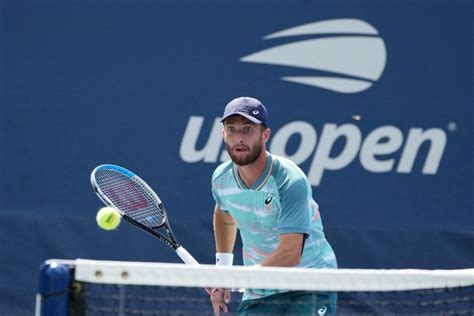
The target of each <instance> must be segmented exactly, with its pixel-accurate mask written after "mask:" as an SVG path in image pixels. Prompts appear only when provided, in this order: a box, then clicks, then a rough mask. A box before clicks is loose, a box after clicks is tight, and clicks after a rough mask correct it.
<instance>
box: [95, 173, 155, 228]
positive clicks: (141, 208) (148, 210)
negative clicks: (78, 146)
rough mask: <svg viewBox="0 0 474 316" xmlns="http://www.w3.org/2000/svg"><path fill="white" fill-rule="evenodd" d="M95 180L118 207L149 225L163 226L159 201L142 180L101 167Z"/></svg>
mask: <svg viewBox="0 0 474 316" xmlns="http://www.w3.org/2000/svg"><path fill="white" fill-rule="evenodd" d="M95 181H96V184H97V187H98V188H99V189H100V191H101V192H102V193H103V194H104V195H105V196H106V197H107V198H108V199H109V200H110V201H111V202H112V203H113V204H114V206H115V207H116V208H118V209H119V210H121V211H122V212H124V213H125V214H127V215H128V216H130V217H131V218H133V219H135V220H136V221H138V222H140V223H142V224H144V225H145V226H149V227H157V226H161V225H162V224H163V222H164V214H163V212H162V210H161V209H160V204H161V203H160V201H157V200H156V198H155V197H154V195H153V194H152V193H151V192H150V189H149V188H147V186H146V185H144V184H143V183H142V182H141V181H140V180H136V179H132V178H129V177H128V176H127V175H125V174H122V173H121V172H119V171H117V170H115V169H105V168H104V169H99V170H97V171H96V172H95Z"/></svg>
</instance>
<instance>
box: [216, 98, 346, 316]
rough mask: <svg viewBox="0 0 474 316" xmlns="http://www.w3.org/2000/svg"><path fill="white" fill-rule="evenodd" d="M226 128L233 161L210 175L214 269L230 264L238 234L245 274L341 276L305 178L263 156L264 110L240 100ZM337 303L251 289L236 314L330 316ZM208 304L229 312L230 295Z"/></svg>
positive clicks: (320, 296) (230, 107) (228, 111)
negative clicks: (325, 272)
mask: <svg viewBox="0 0 474 316" xmlns="http://www.w3.org/2000/svg"><path fill="white" fill-rule="evenodd" d="M222 122H223V126H224V128H223V138H224V143H225V145H226V148H227V151H228V153H229V155H230V157H231V160H230V161H227V162H224V163H223V164H221V165H220V166H219V167H217V169H216V170H215V171H214V173H213V175H212V193H213V197H214V200H215V202H216V206H215V210H214V233H215V241H216V250H217V253H216V261H217V264H218V265H220V264H223V265H231V264H232V261H233V250H234V242H235V239H236V234H237V229H238V230H239V231H240V236H241V239H242V244H243V253H242V254H243V260H244V265H246V266H249V265H260V266H277V267H304V268H336V267H337V263H336V257H335V255H334V252H333V250H332V248H331V246H330V245H329V243H328V242H327V240H326V238H325V236H324V233H323V226H322V222H321V217H320V214H319V209H318V204H317V203H316V202H315V201H314V200H313V198H312V191H311V185H310V184H309V181H308V179H307V177H306V175H305V174H304V173H303V171H301V169H300V168H299V167H298V166H296V165H295V164H294V163H293V162H291V161H290V160H289V159H286V158H283V157H279V156H276V155H272V154H270V153H269V152H268V151H267V150H266V144H267V141H268V139H269V138H270V129H269V128H268V113H267V109H266V108H265V106H264V105H263V104H262V103H261V102H260V101H259V100H257V99H255V98H250V97H240V98H236V99H234V100H232V101H230V102H229V103H228V104H227V106H226V107H225V110H224V115H223V118H222ZM336 299H337V298H336V294H335V293H330V292H324V293H322V292H318V293H313V292H304V291H284V290H254V289H250V290H245V293H244V295H243V299H242V302H241V304H240V306H239V308H238V313H239V315H256V314H258V315H262V314H264V315H333V314H335V310H336ZM211 301H212V305H213V309H214V313H215V314H216V315H220V313H221V310H222V311H224V312H227V309H228V307H227V305H226V304H227V303H229V302H230V291H228V290H221V289H214V290H213V293H212V294H211Z"/></svg>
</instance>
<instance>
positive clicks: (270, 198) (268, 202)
mask: <svg viewBox="0 0 474 316" xmlns="http://www.w3.org/2000/svg"><path fill="white" fill-rule="evenodd" d="M272 199H273V194H272V193H270V195H269V196H268V197H267V198H266V199H265V204H270V202H271V201H272Z"/></svg>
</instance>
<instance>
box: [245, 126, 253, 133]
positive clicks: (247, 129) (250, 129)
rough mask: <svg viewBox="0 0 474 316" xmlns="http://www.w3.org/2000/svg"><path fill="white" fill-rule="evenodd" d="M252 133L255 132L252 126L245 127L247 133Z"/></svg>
mask: <svg viewBox="0 0 474 316" xmlns="http://www.w3.org/2000/svg"><path fill="white" fill-rule="evenodd" d="M251 131H253V128H251V127H250V126H247V127H245V132H246V133H250V132H251Z"/></svg>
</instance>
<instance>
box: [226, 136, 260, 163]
mask: <svg viewBox="0 0 474 316" xmlns="http://www.w3.org/2000/svg"><path fill="white" fill-rule="evenodd" d="M225 146H226V148H227V152H228V153H229V156H230V159H232V161H233V162H234V163H235V164H236V165H238V166H246V165H249V164H251V163H254V162H255V161H256V160H257V159H258V157H259V156H260V154H261V153H262V148H263V146H262V143H261V142H257V143H256V144H254V145H253V146H252V148H249V147H248V146H245V147H247V149H248V150H249V153H248V154H247V155H245V156H242V155H239V156H237V155H234V153H233V148H231V147H230V146H229V144H227V143H226V144H225ZM237 146H241V145H236V146H234V147H237Z"/></svg>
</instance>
